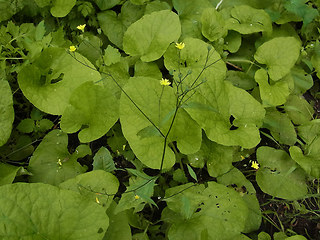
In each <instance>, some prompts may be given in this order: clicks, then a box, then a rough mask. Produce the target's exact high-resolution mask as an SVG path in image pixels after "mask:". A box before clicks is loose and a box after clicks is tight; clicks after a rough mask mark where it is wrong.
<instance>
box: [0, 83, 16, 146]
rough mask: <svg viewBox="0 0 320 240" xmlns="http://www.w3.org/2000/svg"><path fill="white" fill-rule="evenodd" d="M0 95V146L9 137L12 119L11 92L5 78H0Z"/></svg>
mask: <svg viewBox="0 0 320 240" xmlns="http://www.w3.org/2000/svg"><path fill="white" fill-rule="evenodd" d="M0 95H1V98H0V113H1V114H0V146H2V145H4V144H5V143H6V142H7V141H8V139H9V137H10V134H11V129H12V123H13V120H14V110H13V100H12V93H11V89H10V85H9V83H8V82H7V81H6V80H1V79H0Z"/></svg>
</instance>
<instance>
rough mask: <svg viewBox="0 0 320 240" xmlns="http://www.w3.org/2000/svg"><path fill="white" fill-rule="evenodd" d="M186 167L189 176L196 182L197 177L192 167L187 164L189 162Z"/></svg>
mask: <svg viewBox="0 0 320 240" xmlns="http://www.w3.org/2000/svg"><path fill="white" fill-rule="evenodd" d="M187 167H188V172H189V174H190V176H191V177H192V178H193V179H194V180H196V182H198V178H197V174H196V173H195V172H194V171H193V169H192V167H190V166H189V164H187Z"/></svg>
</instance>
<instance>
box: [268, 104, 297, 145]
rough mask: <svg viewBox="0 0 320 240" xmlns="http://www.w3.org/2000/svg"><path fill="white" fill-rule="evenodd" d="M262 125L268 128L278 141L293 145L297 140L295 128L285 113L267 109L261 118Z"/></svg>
mask: <svg viewBox="0 0 320 240" xmlns="http://www.w3.org/2000/svg"><path fill="white" fill-rule="evenodd" d="M263 127H264V128H267V129H269V130H270V131H271V134H272V136H273V137H274V138H275V139H276V140H277V141H279V142H280V143H283V144H287V145H294V144H295V143H296V141H297V134H296V131H295V128H294V126H293V124H292V122H291V120H290V118H289V117H288V115H287V114H286V113H280V112H278V111H277V110H273V109H269V110H268V111H267V113H266V116H265V118H264V120H263Z"/></svg>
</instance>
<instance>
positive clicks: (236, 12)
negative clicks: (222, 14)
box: [227, 5, 272, 34]
mask: <svg viewBox="0 0 320 240" xmlns="http://www.w3.org/2000/svg"><path fill="white" fill-rule="evenodd" d="M230 14H231V17H230V18H229V19H228V21H227V28H228V29H230V30H234V31H237V32H239V33H241V34H251V33H255V32H267V33H271V32H272V23H271V19H270V16H269V15H268V13H266V12H265V11H264V10H262V9H255V8H252V7H250V6H248V5H242V6H236V7H234V8H233V9H232V10H231V13H230Z"/></svg>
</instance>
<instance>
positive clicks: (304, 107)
mask: <svg viewBox="0 0 320 240" xmlns="http://www.w3.org/2000/svg"><path fill="white" fill-rule="evenodd" d="M284 109H285V110H286V113H288V116H289V118H290V119H291V120H292V122H293V123H294V124H296V125H301V124H303V123H307V122H308V121H310V120H311V119H312V116H313V114H314V110H313V108H312V106H311V105H310V104H309V103H308V102H307V101H306V100H305V99H304V98H303V97H302V96H300V97H299V96H297V95H290V96H289V98H288V99H287V102H286V103H285V104H284Z"/></svg>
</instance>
